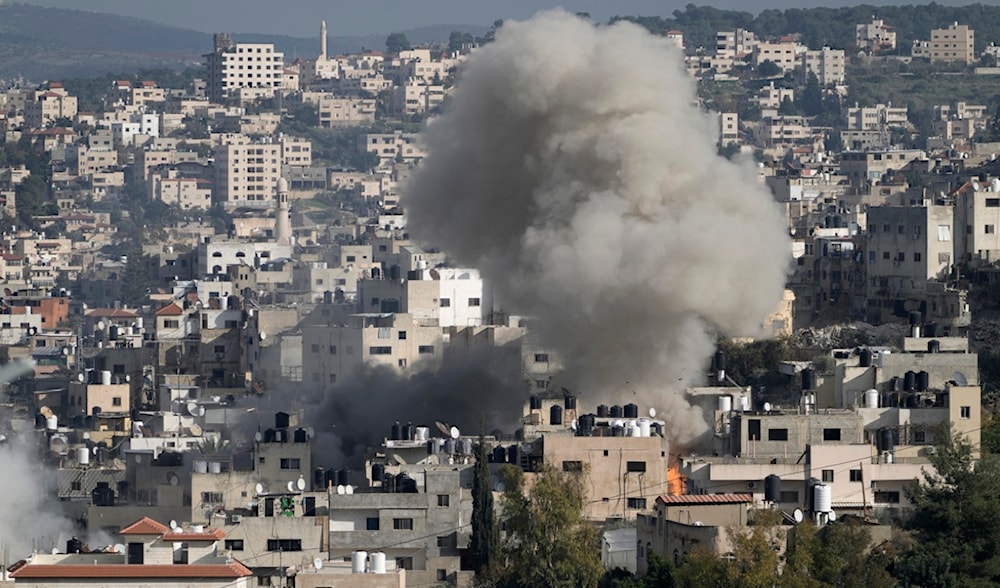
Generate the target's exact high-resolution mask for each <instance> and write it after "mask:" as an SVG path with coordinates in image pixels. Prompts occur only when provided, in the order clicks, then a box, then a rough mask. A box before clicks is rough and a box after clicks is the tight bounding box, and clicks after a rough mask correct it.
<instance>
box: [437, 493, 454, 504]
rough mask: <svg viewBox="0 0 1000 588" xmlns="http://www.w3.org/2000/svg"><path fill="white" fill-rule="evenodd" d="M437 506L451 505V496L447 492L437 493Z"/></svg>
mask: <svg viewBox="0 0 1000 588" xmlns="http://www.w3.org/2000/svg"><path fill="white" fill-rule="evenodd" d="M438 506H451V497H450V496H448V495H447V494H438Z"/></svg>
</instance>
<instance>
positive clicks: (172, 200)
mask: <svg viewBox="0 0 1000 588" xmlns="http://www.w3.org/2000/svg"><path fill="white" fill-rule="evenodd" d="M147 193H148V194H149V196H150V198H151V199H152V200H159V201H160V202H164V203H166V204H170V205H172V206H177V207H178V208H180V209H181V210H190V209H192V208H204V209H208V208H211V207H212V181H211V180H208V179H205V178H192V177H183V176H182V175H181V174H180V173H179V172H178V171H177V170H175V169H174V170H164V171H163V172H153V173H151V174H149V180H148V181H147Z"/></svg>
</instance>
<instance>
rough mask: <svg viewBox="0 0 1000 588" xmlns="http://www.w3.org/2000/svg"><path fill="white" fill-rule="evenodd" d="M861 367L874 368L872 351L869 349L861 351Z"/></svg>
mask: <svg viewBox="0 0 1000 588" xmlns="http://www.w3.org/2000/svg"><path fill="white" fill-rule="evenodd" d="M859 356H860V363H859V364H858V365H860V366H861V367H871V366H872V350H871V349H868V348H867V347H866V348H864V349H862V350H861V353H860V354H859Z"/></svg>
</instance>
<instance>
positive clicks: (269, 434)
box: [264, 429, 276, 443]
mask: <svg viewBox="0 0 1000 588" xmlns="http://www.w3.org/2000/svg"><path fill="white" fill-rule="evenodd" d="M275 438H276V437H275V435H274V429H266V430H265V431H264V443H274V440H275Z"/></svg>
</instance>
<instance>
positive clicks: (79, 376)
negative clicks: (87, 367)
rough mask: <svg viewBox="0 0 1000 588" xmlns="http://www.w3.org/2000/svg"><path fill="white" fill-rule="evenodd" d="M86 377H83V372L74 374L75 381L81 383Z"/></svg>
mask: <svg viewBox="0 0 1000 588" xmlns="http://www.w3.org/2000/svg"><path fill="white" fill-rule="evenodd" d="M86 379H87V378H86V377H85V376H84V375H83V374H77V375H76V381H77V382H80V383H81V384H82V383H83V381H84V380H86Z"/></svg>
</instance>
